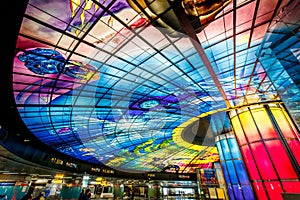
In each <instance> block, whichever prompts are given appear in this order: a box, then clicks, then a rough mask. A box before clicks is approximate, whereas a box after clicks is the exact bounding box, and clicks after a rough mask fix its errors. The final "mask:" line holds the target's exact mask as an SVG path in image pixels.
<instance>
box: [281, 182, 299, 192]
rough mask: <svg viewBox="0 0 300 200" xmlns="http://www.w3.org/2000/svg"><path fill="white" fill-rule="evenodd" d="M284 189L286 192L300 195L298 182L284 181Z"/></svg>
mask: <svg viewBox="0 0 300 200" xmlns="http://www.w3.org/2000/svg"><path fill="white" fill-rule="evenodd" d="M282 185H283V188H284V190H285V192H294V193H300V182H299V181H297V182H295V181H283V182H282Z"/></svg>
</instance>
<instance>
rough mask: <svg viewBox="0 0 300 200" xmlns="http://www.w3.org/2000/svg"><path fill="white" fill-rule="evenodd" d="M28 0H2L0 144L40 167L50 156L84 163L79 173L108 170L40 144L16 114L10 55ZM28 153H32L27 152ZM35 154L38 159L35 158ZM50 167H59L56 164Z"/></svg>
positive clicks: (45, 163)
mask: <svg viewBox="0 0 300 200" xmlns="http://www.w3.org/2000/svg"><path fill="white" fill-rule="evenodd" d="M28 2H29V1H28V0H19V1H18V0H11V1H8V2H6V4H4V8H2V9H4V10H7V11H9V12H8V13H7V14H6V15H5V19H9V20H5V23H4V27H5V31H2V33H4V36H3V38H4V41H5V42H3V43H2V48H1V52H0V55H1V57H2V58H3V59H2V62H1V67H0V70H1V75H0V76H1V78H0V80H1V82H0V90H1V95H2V98H1V103H0V111H1V115H0V116H1V117H0V126H1V127H0V144H1V145H2V146H3V147H4V148H5V149H7V150H8V151H9V152H11V153H13V154H15V155H17V156H19V157H21V158H22V159H25V160H28V161H31V162H33V163H39V164H41V165H44V166H49V160H48V159H50V161H51V158H52V157H55V158H58V159H62V160H63V161H65V162H67V161H69V162H73V163H76V164H80V165H82V166H84V167H82V168H83V169H81V170H79V172H82V170H84V171H86V170H88V171H90V169H91V167H105V168H106V169H111V168H109V167H106V166H104V165H92V164H91V163H88V162H84V161H81V160H78V159H76V158H73V157H70V156H67V155H64V154H62V153H61V152H58V151H56V150H54V149H52V148H51V147H49V146H47V145H45V144H43V143H42V142H41V141H40V140H38V139H37V138H36V137H35V136H34V135H33V134H32V133H31V132H30V131H29V130H28V128H27V127H26V125H25V123H24V122H23V120H22V119H21V117H20V115H19V113H18V110H17V107H16V104H15V100H14V94H13V86H12V78H13V77H12V72H13V58H14V56H15V53H16V52H15V47H16V42H17V37H18V33H19V29H20V26H21V23H22V19H23V14H24V13H25V10H26V7H27V4H28ZM26 141H27V142H26ZM29 152H30V153H31V154H32V155H30V153H29ZM39 156H40V159H38V158H39ZM52 167H53V168H57V169H63V168H62V167H61V166H59V165H58V166H52ZM66 170H69V171H74V169H68V168H67V169H66Z"/></svg>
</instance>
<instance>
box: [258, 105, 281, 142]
mask: <svg viewBox="0 0 300 200" xmlns="http://www.w3.org/2000/svg"><path fill="white" fill-rule="evenodd" d="M252 115H253V117H254V120H255V123H256V125H257V127H258V129H259V131H260V134H261V136H262V137H263V139H271V138H278V134H277V133H276V131H275V129H274V127H273V124H272V122H271V120H270V118H269V115H268V113H267V112H266V110H265V108H259V109H255V111H252Z"/></svg>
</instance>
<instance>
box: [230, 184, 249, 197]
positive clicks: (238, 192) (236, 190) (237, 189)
mask: <svg viewBox="0 0 300 200" xmlns="http://www.w3.org/2000/svg"><path fill="white" fill-rule="evenodd" d="M232 187H233V192H234V196H235V199H237V200H243V199H244V197H243V193H242V191H241V189H240V187H239V186H238V185H233V186H232ZM247 200H248V199H247Z"/></svg>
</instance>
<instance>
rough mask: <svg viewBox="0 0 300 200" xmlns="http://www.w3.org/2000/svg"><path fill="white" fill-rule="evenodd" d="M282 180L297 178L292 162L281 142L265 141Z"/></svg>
mask: <svg viewBox="0 0 300 200" xmlns="http://www.w3.org/2000/svg"><path fill="white" fill-rule="evenodd" d="M265 144H266V146H267V148H268V150H269V153H270V156H271V159H272V161H273V163H274V166H275V168H276V170H277V173H278V175H279V177H280V179H285V178H297V175H296V173H295V170H294V168H293V166H292V164H291V161H290V159H289V157H288V155H287V153H286V151H285V149H284V147H283V146H282V144H281V141H280V140H271V141H265Z"/></svg>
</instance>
